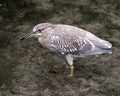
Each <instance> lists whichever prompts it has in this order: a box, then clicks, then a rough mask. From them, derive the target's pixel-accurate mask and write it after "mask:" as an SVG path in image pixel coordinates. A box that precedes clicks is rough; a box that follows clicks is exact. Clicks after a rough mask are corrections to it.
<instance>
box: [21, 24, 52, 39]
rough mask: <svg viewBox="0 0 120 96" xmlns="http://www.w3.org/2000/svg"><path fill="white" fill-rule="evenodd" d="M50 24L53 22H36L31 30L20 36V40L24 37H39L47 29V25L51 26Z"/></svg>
mask: <svg viewBox="0 0 120 96" xmlns="http://www.w3.org/2000/svg"><path fill="white" fill-rule="evenodd" d="M52 26H53V24H51V23H40V24H37V25H36V26H35V27H34V28H33V30H32V31H31V32H28V33H26V34H25V35H23V36H22V37H21V38H20V40H24V39H26V38H29V37H40V36H41V34H42V33H43V32H44V30H45V29H47V28H49V27H52Z"/></svg>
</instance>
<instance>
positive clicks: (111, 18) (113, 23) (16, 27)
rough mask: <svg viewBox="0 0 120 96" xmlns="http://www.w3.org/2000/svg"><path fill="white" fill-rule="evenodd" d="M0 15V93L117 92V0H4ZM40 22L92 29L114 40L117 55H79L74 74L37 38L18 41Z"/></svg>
mask: <svg viewBox="0 0 120 96" xmlns="http://www.w3.org/2000/svg"><path fill="white" fill-rule="evenodd" d="M0 14H1V15H0V95H1V96H119V94H120V60H119V58H120V54H119V53H120V2H119V0H109V1H108V0H74V1H73V0H31V1H29V0H21V1H17V0H6V1H3V0H2V1H1V2H0ZM41 22H52V23H63V24H70V25H74V26H78V27H81V28H83V29H86V30H88V31H91V32H92V33H94V34H96V35H97V36H99V37H101V38H103V39H106V40H109V41H110V42H111V43H112V44H113V54H112V55H99V57H96V56H90V57H85V58H77V59H75V62H74V66H75V76H74V77H72V78H70V77H68V76H67V74H69V72H68V70H67V69H66V68H65V63H66V61H65V59H64V57H63V56H61V55H60V54H57V53H54V52H51V51H49V50H48V49H45V48H43V47H42V46H41V45H40V44H39V43H38V41H37V40H36V39H34V38H31V39H27V40H25V41H23V42H20V41H19V38H20V36H22V35H23V34H24V33H26V32H28V31H30V30H32V28H33V26H34V25H35V24H38V23H41Z"/></svg>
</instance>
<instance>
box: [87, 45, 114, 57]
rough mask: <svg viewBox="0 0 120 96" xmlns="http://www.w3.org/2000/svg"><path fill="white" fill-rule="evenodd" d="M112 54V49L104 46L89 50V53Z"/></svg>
mask: <svg viewBox="0 0 120 96" xmlns="http://www.w3.org/2000/svg"><path fill="white" fill-rule="evenodd" d="M104 53H106V54H112V49H111V48H108V49H104V48H99V47H95V49H94V50H92V51H89V52H87V53H86V54H87V55H97V54H104Z"/></svg>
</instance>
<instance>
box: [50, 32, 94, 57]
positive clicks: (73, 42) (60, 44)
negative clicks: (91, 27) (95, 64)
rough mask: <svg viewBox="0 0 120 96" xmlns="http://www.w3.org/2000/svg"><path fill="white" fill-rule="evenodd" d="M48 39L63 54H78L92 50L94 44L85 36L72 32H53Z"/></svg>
mask: <svg viewBox="0 0 120 96" xmlns="http://www.w3.org/2000/svg"><path fill="white" fill-rule="evenodd" d="M49 41H50V42H51V45H52V46H54V47H55V49H56V50H58V51H59V52H61V53H63V54H73V55H80V54H85V53H86V52H88V51H90V50H92V49H93V48H94V45H93V44H92V42H90V41H89V40H88V39H87V38H84V37H81V36H77V35H76V36H75V35H74V36H73V35H72V34H64V35H62V34H53V35H52V36H50V38H49Z"/></svg>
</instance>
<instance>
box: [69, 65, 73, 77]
mask: <svg viewBox="0 0 120 96" xmlns="http://www.w3.org/2000/svg"><path fill="white" fill-rule="evenodd" d="M69 68H70V75H68V76H70V77H72V76H74V66H73V65H70V66H69Z"/></svg>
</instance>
